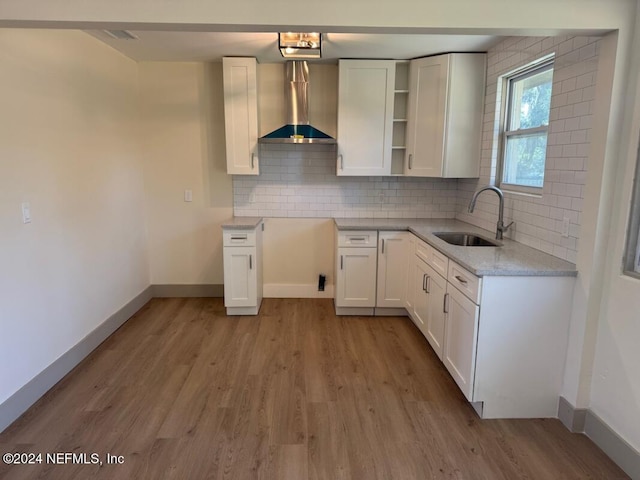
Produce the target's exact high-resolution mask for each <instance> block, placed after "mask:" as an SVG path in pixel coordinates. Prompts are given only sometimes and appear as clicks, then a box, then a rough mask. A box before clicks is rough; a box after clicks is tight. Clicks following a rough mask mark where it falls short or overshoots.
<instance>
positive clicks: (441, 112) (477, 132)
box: [404, 53, 486, 178]
mask: <svg viewBox="0 0 640 480" xmlns="http://www.w3.org/2000/svg"><path fill="white" fill-rule="evenodd" d="M485 62H486V55H485V54H482V53H451V54H447V55H437V56H433V57H428V58H419V59H416V60H411V63H410V65H409V101H408V112H407V146H406V153H405V155H406V156H405V164H404V174H405V175H408V176H415V177H448V178H474V177H478V176H479V172H480V152H481V135H482V115H483V109H484V98H485V88H484V85H485V76H486V63H485Z"/></svg>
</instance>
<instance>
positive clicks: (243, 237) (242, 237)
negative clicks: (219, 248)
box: [231, 235, 247, 240]
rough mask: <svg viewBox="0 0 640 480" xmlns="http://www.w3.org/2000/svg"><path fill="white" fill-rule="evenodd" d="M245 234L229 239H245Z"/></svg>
mask: <svg viewBox="0 0 640 480" xmlns="http://www.w3.org/2000/svg"><path fill="white" fill-rule="evenodd" d="M246 239H247V236H246V235H242V236H240V237H233V236H232V237H231V240H246Z"/></svg>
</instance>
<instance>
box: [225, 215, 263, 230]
mask: <svg viewBox="0 0 640 480" xmlns="http://www.w3.org/2000/svg"><path fill="white" fill-rule="evenodd" d="M261 221H262V217H233V218H231V219H229V220H227V221H226V222H224V223H223V224H222V229H223V230H232V229H235V230H253V229H254V228H256V227H257V226H258V225H259V224H260V222H261Z"/></svg>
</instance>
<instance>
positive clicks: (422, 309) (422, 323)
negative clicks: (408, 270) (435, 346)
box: [409, 257, 429, 336]
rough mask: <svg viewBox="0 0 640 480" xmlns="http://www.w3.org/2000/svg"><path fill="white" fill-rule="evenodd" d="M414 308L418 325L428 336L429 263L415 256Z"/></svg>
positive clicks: (413, 316)
mask: <svg viewBox="0 0 640 480" xmlns="http://www.w3.org/2000/svg"><path fill="white" fill-rule="evenodd" d="M413 279H414V280H413V288H414V290H413V292H414V293H413V309H412V310H410V311H409V313H411V318H412V319H413V323H415V324H416V327H418V328H419V329H420V331H421V332H422V334H423V335H424V336H426V335H427V334H426V331H427V317H428V316H429V297H428V295H427V292H426V290H425V281H426V279H427V264H426V263H425V262H424V261H422V260H420V259H419V258H418V257H415V260H414V262H413Z"/></svg>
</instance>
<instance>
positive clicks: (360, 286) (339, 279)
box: [336, 247, 377, 307]
mask: <svg viewBox="0 0 640 480" xmlns="http://www.w3.org/2000/svg"><path fill="white" fill-rule="evenodd" d="M376 257H377V249H376V248H367V247H364V248H357V247H356V248H354V247H340V248H338V265H337V272H338V273H337V275H336V306H337V307H375V305H376Z"/></svg>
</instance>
